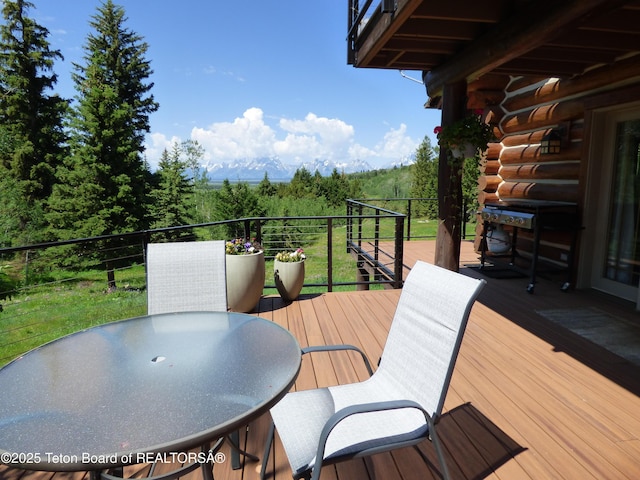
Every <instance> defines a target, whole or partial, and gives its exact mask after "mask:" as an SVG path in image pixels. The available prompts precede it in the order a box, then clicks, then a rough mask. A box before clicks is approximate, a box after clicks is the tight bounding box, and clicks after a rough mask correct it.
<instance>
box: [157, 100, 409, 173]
mask: <svg viewBox="0 0 640 480" xmlns="http://www.w3.org/2000/svg"><path fill="white" fill-rule="evenodd" d="M270 123H271V124H269V123H267V122H266V121H265V116H264V112H263V111H262V109H260V108H257V107H252V108H249V109H247V110H246V111H245V112H244V113H243V114H242V117H237V118H235V119H234V120H233V121H231V122H216V123H213V124H211V125H209V126H208V127H205V128H201V127H195V128H193V129H192V130H191V139H192V140H195V141H197V142H198V143H199V144H200V145H201V146H202V147H203V148H204V150H205V156H204V162H205V163H221V162H232V161H234V160H244V159H253V158H264V157H271V156H277V157H279V158H280V160H282V162H283V163H294V164H298V163H301V162H303V161H309V160H314V159H320V160H332V161H335V162H340V163H344V162H349V161H353V160H364V161H367V162H369V163H370V164H372V165H374V166H382V165H383V164H386V163H390V162H396V161H398V160H400V159H403V158H405V157H407V156H409V155H411V154H412V153H414V152H415V150H416V148H417V146H418V144H419V142H418V141H416V140H414V139H412V138H410V137H409V136H407V127H406V125H404V124H401V125H400V127H399V128H397V129H394V128H390V129H389V131H387V132H386V133H385V135H384V137H383V138H382V139H381V140H380V141H379V142H378V143H377V144H376V145H375V146H372V147H368V146H365V145H362V144H360V143H358V142H356V134H355V128H354V127H353V126H352V125H349V124H347V123H346V122H344V121H343V120H340V119H337V118H327V117H320V116H318V115H316V114H314V113H308V114H307V115H306V116H305V117H304V118H303V119H290V118H280V119H275V120H273V121H272V122H270ZM150 138H151V142H150V143H151V144H150V145H148V146H147V157H148V161H149V163H150V164H151V165H152V167H153V166H155V165H157V159H158V158H159V157H160V154H161V153H162V150H163V149H164V148H167V149H169V148H170V147H171V145H172V143H173V142H175V141H180V139H177V138H175V137H172V138H171V139H168V138H167V137H166V136H165V135H164V134H161V133H154V134H153V135H151V136H150Z"/></svg>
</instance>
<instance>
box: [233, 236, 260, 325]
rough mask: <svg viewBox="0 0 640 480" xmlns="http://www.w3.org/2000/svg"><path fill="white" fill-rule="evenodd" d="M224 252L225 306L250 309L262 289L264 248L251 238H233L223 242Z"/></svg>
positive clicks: (238, 309) (256, 302)
mask: <svg viewBox="0 0 640 480" xmlns="http://www.w3.org/2000/svg"><path fill="white" fill-rule="evenodd" d="M225 252H226V259H225V260H226V269H227V275H226V276H227V306H228V308H229V310H231V311H234V312H250V311H252V310H253V309H254V308H255V307H256V305H257V304H258V302H259V301H260V297H261V296H262V291H263V289H264V277H265V262H264V250H263V248H262V246H261V245H260V244H259V243H257V242H255V241H253V242H251V241H248V240H245V239H242V238H237V239H234V240H231V241H228V242H227V243H226V245H225Z"/></svg>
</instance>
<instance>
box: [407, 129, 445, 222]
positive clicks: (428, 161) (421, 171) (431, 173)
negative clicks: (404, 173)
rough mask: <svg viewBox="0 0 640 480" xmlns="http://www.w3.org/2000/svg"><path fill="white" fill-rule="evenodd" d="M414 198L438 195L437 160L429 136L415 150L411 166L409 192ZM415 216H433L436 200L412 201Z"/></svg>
mask: <svg viewBox="0 0 640 480" xmlns="http://www.w3.org/2000/svg"><path fill="white" fill-rule="evenodd" d="M410 196H411V197H414V198H437V197H438V161H437V158H434V155H433V148H432V147H431V140H430V139H429V137H424V140H423V141H422V143H421V144H420V146H419V147H418V150H417V151H416V161H415V163H414V164H413V165H412V166H411V192H410ZM414 206H415V211H414V212H413V213H414V214H415V215H417V216H423V215H427V216H429V217H430V218H435V217H436V215H437V214H438V206H437V202H427V203H424V202H420V203H417V202H414Z"/></svg>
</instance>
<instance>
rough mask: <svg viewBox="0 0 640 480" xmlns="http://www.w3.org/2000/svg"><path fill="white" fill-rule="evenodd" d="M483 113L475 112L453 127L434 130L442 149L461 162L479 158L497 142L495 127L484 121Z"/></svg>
mask: <svg viewBox="0 0 640 480" xmlns="http://www.w3.org/2000/svg"><path fill="white" fill-rule="evenodd" d="M482 113H483V111H482V110H474V112H473V113H472V114H471V115H467V116H466V117H464V118H461V119H460V120H458V121H456V122H453V123H452V124H451V125H446V126H444V127H440V126H438V127H436V128H434V129H433V133H435V134H436V135H437V136H438V143H439V144H440V147H441V148H444V149H446V150H447V152H448V153H449V154H451V156H452V157H453V158H456V159H459V160H462V159H465V158H474V157H475V158H477V157H479V156H480V155H481V154H482V153H483V152H484V151H485V150H486V149H487V148H488V146H489V142H493V141H495V136H494V135H493V127H492V126H491V125H489V124H487V123H485V122H484V121H483V120H482Z"/></svg>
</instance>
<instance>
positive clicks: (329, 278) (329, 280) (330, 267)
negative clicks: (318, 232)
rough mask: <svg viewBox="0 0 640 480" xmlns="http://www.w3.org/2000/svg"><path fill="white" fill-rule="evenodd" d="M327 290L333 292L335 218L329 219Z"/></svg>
mask: <svg viewBox="0 0 640 480" xmlns="http://www.w3.org/2000/svg"><path fill="white" fill-rule="evenodd" d="M327 291H329V292H333V220H332V219H331V218H328V219H327Z"/></svg>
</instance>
